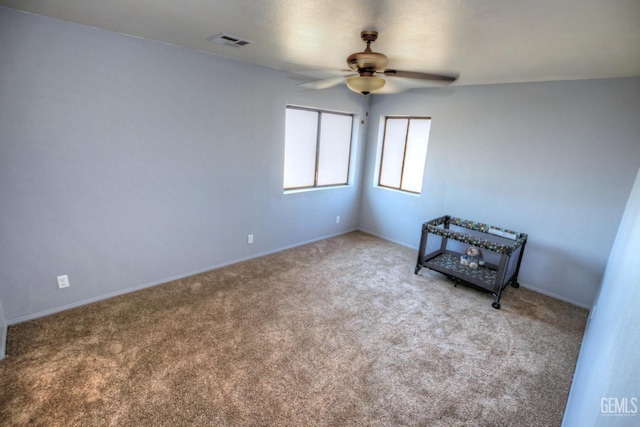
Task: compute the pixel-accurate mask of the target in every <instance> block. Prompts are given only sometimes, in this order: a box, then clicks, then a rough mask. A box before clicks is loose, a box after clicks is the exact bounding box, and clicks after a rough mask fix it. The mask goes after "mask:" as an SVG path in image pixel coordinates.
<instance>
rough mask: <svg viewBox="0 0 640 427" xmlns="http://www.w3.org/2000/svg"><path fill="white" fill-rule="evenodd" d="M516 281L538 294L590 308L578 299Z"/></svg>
mask: <svg viewBox="0 0 640 427" xmlns="http://www.w3.org/2000/svg"><path fill="white" fill-rule="evenodd" d="M518 283H520V286H522V287H523V288H527V289H529V290H530V291H534V292H537V293H539V294H542V295H546V296H548V297H551V298H555V299H557V300H560V301H564V302H566V303H569V304H571V305H575V306H576V307H580V308H586V309H587V310H591V306H590V305H587V304H583V303H581V302H578V301H574V300H572V299H569V298H567V297H563V296H561V295H556V294H554V293H553V292H549V291H547V290H544V289H540V288H536V287H535V286H530V285H527V284H526V283H522V282H520V281H519V282H518Z"/></svg>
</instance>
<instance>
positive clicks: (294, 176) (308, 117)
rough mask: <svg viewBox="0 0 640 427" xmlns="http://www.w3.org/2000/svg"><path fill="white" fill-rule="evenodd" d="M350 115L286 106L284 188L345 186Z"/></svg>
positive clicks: (351, 130) (347, 167) (351, 118)
mask: <svg viewBox="0 0 640 427" xmlns="http://www.w3.org/2000/svg"><path fill="white" fill-rule="evenodd" d="M352 132H353V115H351V114H344V113H334V112H328V111H320V110H313V109H309V108H301V107H291V106H287V114H286V122H285V138H284V189H285V190H292V189H297V188H313V187H326V186H332V185H347V183H348V181H349V163H350V159H351V134H352Z"/></svg>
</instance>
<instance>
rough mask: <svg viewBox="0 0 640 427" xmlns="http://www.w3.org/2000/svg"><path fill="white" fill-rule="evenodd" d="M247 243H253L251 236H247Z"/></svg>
mask: <svg viewBox="0 0 640 427" xmlns="http://www.w3.org/2000/svg"><path fill="white" fill-rule="evenodd" d="M247 243H248V244H252V243H253V234H249V235H248V236H247Z"/></svg>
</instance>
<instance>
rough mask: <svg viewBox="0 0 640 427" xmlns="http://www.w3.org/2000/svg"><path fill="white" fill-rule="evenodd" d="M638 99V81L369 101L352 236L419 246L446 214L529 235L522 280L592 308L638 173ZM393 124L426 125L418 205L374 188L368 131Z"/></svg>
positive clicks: (374, 134) (438, 92) (373, 137)
mask: <svg viewBox="0 0 640 427" xmlns="http://www.w3.org/2000/svg"><path fill="white" fill-rule="evenodd" d="M463 72H464V70H463ZM638 99H640V79H638V78H634V79H608V80H591V81H566V82H549V83H528V84H508V85H491V86H475V87H455V88H448V89H432V90H426V91H421V92H413V93H406V94H403V95H402V96H396V97H393V96H374V97H373V100H372V104H371V123H372V127H371V128H370V131H369V135H370V136H369V138H368V142H367V144H368V148H367V159H366V163H365V173H364V181H363V194H362V202H361V217H360V227H361V228H362V229H363V230H366V231H369V232H371V233H374V234H377V235H380V236H382V237H384V238H387V239H390V240H394V241H397V242H400V243H403V244H405V245H408V246H411V247H415V248H417V246H418V243H419V239H420V224H422V222H424V221H426V220H429V219H432V218H435V217H437V216H440V215H444V214H450V215H454V216H458V217H462V218H466V219H471V220H476V221H481V222H485V223H488V224H492V225H497V226H502V227H506V228H510V229H512V230H516V231H520V232H524V233H528V234H529V242H528V244H527V248H526V252H525V255H524V260H523V265H522V270H521V274H520V282H521V283H522V284H523V285H525V286H529V287H532V288H535V289H537V290H539V291H542V292H545V293H548V294H551V295H554V296H556V297H559V298H561V299H565V300H568V301H571V302H573V303H576V304H578V305H582V306H586V307H590V306H591V303H592V302H593V299H594V297H595V294H596V291H597V289H598V286H599V284H600V281H601V279H602V274H603V271H604V268H605V265H606V262H607V257H608V255H609V251H610V250H611V246H612V244H613V240H614V237H615V234H616V230H617V227H618V224H619V222H620V218H621V216H622V212H623V209H624V206H625V202H626V200H627V198H628V196H629V192H630V190H631V186H632V184H633V180H634V177H635V174H636V171H637V170H638V167H639V166H640V140H638V135H639V134H640V121H639V120H638V117H640V103H639V102H638ZM401 114H402V115H416V116H431V117H432V118H433V121H432V127H431V136H430V140H429V147H428V153H427V164H426V171H425V177H424V182H423V189H422V194H421V195H420V196H414V195H408V194H401V193H399V192H394V191H390V190H387V189H382V188H377V187H374V186H372V184H373V182H374V178H375V171H376V168H377V162H376V144H378V141H377V139H378V137H379V135H378V125H377V124H375V123H374V122H376V121H377V120H379V118H380V117H382V116H385V115H401Z"/></svg>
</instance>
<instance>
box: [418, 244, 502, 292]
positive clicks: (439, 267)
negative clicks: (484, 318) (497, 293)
mask: <svg viewBox="0 0 640 427" xmlns="http://www.w3.org/2000/svg"><path fill="white" fill-rule="evenodd" d="M424 266H425V267H427V268H431V269H433V270H436V271H439V272H441V273H445V274H449V275H451V276H455V277H458V278H460V279H462V280H465V281H467V282H470V283H474V284H476V285H479V286H482V287H483V288H486V289H489V290H492V289H494V288H495V287H496V281H497V279H498V272H497V271H495V270H492V269H489V268H487V267H478V268H476V269H473V268H470V267H467V266H464V265H462V264H460V257H459V256H457V255H454V254H450V253H443V254H440V255H438V256H437V257H435V258H432V259H430V260H429V261H427V262H426V263H425V265H424Z"/></svg>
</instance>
